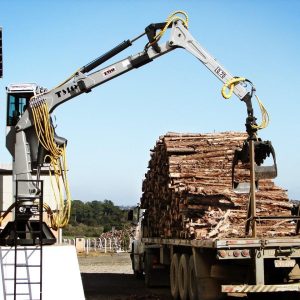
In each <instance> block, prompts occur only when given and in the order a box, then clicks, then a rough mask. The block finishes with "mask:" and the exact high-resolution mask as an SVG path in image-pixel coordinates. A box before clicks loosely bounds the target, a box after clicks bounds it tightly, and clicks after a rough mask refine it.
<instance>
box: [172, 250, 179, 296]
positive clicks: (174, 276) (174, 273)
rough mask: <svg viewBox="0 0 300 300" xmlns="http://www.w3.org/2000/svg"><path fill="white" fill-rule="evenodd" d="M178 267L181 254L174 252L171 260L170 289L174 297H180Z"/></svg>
mask: <svg viewBox="0 0 300 300" xmlns="http://www.w3.org/2000/svg"><path fill="white" fill-rule="evenodd" d="M178 267H179V254H178V253H174V254H173V256H172V260H171V266H170V290H171V295H172V297H173V299H175V300H177V299H178V298H179V289H178Z"/></svg>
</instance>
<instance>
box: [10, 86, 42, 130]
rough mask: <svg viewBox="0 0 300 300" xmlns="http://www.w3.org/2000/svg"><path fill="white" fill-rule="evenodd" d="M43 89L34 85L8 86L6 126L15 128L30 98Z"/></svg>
mask: <svg viewBox="0 0 300 300" xmlns="http://www.w3.org/2000/svg"><path fill="white" fill-rule="evenodd" d="M43 91H45V89H43V88H41V87H39V86H38V85H37V84H35V83H21V84H10V85H9V86H8V87H6V93H7V118H6V125H7V126H15V125H16V124H17V123H18V121H19V119H20V118H21V116H22V115H23V113H24V112H25V110H26V109H27V107H28V104H29V101H30V98H31V97H32V96H34V95H35V94H39V93H41V92H43Z"/></svg>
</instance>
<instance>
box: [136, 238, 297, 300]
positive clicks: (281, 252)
mask: <svg viewBox="0 0 300 300" xmlns="http://www.w3.org/2000/svg"><path fill="white" fill-rule="evenodd" d="M132 249H133V250H132V262H133V270H134V272H135V274H136V275H137V276H140V275H142V274H144V278H145V283H146V285H148V286H156V285H170V290H171V294H172V296H173V298H174V299H181V300H184V299H190V300H194V299H198V300H215V299H221V298H223V297H225V296H227V295H229V296H237V297H240V296H248V297H249V298H250V297H252V296H254V297H256V296H257V295H258V294H259V293H264V294H266V293H271V294H272V295H273V296H274V295H276V297H278V296H279V298H280V297H281V298H282V299H287V297H289V298H290V299H292V298H293V297H295V299H296V297H297V298H299V296H300V294H299V293H300V268H299V266H300V238H298V237H293V236H290V237H263V238H228V239H205V240H186V239H173V238H170V239H167V238H159V237H152V238H141V239H139V240H135V241H134V242H133V248H132Z"/></svg>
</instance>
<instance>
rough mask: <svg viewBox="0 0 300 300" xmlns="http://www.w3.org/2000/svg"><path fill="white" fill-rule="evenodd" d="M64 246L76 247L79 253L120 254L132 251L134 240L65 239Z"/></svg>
mask: <svg viewBox="0 0 300 300" xmlns="http://www.w3.org/2000/svg"><path fill="white" fill-rule="evenodd" d="M63 243H64V244H69V245H75V246H76V249H77V251H78V252H85V253H89V252H93V251H94V252H102V253H108V252H110V253H112V252H113V253H119V252H129V251H131V244H132V238H131V237H130V238H129V240H128V239H126V240H124V239H123V238H119V237H110V238H75V239H63Z"/></svg>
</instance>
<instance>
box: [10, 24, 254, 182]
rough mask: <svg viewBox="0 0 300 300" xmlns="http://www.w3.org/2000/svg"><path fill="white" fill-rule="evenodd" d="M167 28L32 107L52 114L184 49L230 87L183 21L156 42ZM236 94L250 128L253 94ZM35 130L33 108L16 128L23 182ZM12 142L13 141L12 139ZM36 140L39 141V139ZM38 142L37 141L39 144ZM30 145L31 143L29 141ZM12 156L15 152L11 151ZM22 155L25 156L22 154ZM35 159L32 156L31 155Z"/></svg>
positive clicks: (237, 88) (86, 69) (151, 30)
mask: <svg viewBox="0 0 300 300" xmlns="http://www.w3.org/2000/svg"><path fill="white" fill-rule="evenodd" d="M163 26H165V23H157V24H151V25H149V26H148V27H146V29H145V32H144V33H143V34H141V35H140V36H138V37H137V38H134V39H132V40H127V41H124V42H123V43H121V44H119V45H118V46H116V47H115V48H113V49H112V50H110V51H109V52H107V53H106V54H104V55H102V56H100V57H99V58H97V59H95V60H93V61H92V62H90V63H89V64H87V65H85V66H83V67H81V68H80V69H79V70H78V71H76V72H75V73H74V74H73V75H72V76H71V77H70V78H68V79H67V80H66V81H65V82H64V83H63V84H61V85H59V86H57V87H55V88H54V89H52V90H50V91H48V92H43V93H41V94H37V95H36V96H34V97H33V98H32V99H31V101H30V106H31V107H34V106H39V105H40V104H41V103H47V106H48V109H49V112H50V114H51V113H52V112H53V111H54V109H55V108H56V107H58V106H59V105H61V104H63V103H64V102H66V101H69V100H71V99H72V98H74V97H77V96H79V95H81V94H82V93H88V92H90V91H91V90H92V89H94V88H95V87H97V86H99V85H101V84H104V83H105V82H107V81H110V80H112V79H114V78H116V77H118V76H120V75H123V74H124V73H126V72H129V71H131V70H133V69H136V68H139V67H141V66H143V65H145V64H147V63H149V62H152V61H153V60H155V59H157V58H159V57H160V56H162V55H165V54H167V53H169V52H170V51H173V50H175V49H178V48H183V49H185V50H187V51H188V52H189V53H191V54H192V55H193V56H195V57H196V58H197V59H198V60H199V61H200V62H201V63H203V64H204V66H206V67H207V68H208V69H209V70H210V71H211V72H212V73H213V74H214V75H215V76H216V77H217V78H218V79H219V80H221V81H222V82H223V83H227V82H229V81H230V80H232V79H234V78H235V77H234V76H233V75H231V74H230V73H229V72H228V71H227V70H226V69H225V68H224V67H223V66H222V65H221V64H220V63H219V62H218V61H217V60H216V59H215V58H214V57H213V56H212V55H211V54H209V53H208V52H207V51H206V50H205V49H204V48H203V47H202V46H201V45H200V44H199V42H197V40H196V39H195V38H194V37H193V36H192V34H191V33H190V32H189V31H188V29H187V28H186V27H185V26H184V24H183V23H182V22H181V21H177V22H174V23H172V24H171V28H170V31H171V33H170V37H169V39H168V40H167V41H166V42H165V43H162V44H160V45H158V43H157V42H156V41H155V39H154V35H155V33H156V31H157V30H158V29H161V28H162V27H163ZM145 33H146V34H147V36H148V39H149V43H148V44H147V45H146V47H145V49H144V50H143V51H142V52H139V53H137V54H135V55H132V56H129V57H127V58H125V59H123V60H120V61H118V62H115V63H113V64H111V65H109V66H106V67H105V68H102V69H100V70H97V71H95V72H93V73H90V72H91V71H92V70H94V69H95V68H97V67H98V66H99V65H101V64H103V63H104V62H105V61H107V60H108V59H110V58H111V57H113V56H115V55H116V54H118V53H119V52H121V51H123V50H124V49H126V48H127V47H129V46H131V45H132V43H133V42H134V41H135V40H136V39H138V38H140V37H141V36H142V35H144V34H145ZM233 93H234V94H235V95H236V96H237V97H238V98H239V99H240V100H242V101H244V102H245V103H246V106H247V113H248V121H249V124H253V123H255V118H254V116H253V108H252V104H251V91H248V90H247V89H246V88H245V86H244V85H243V84H241V83H238V84H236V85H234V89H233ZM33 126H34V120H33V117H32V113H31V108H30V107H29V108H27V109H26V110H25V112H24V113H23V115H22V116H21V118H20V120H19V121H18V123H17V124H16V126H15V134H16V146H15V151H16V150H17V149H19V150H18V151H19V152H18V153H16V152H15V155H14V160H15V168H14V175H15V176H16V178H19V179H29V177H31V173H32V170H31V166H32V165H34V164H32V162H31V161H30V160H31V158H30V154H29V153H27V154H25V153H26V149H25V148H26V147H27V146H26V144H27V142H28V140H29V139H30V140H33V139H32V138H28V137H26V136H25V135H26V134H25V133H26V132H28V131H30V130H29V129H30V128H32V127H33ZM8 138H11V137H8ZM35 140H36V139H35ZM35 142H37V141H35ZM29 143H30V141H29ZM30 149H37V147H36V146H35V147H33V145H32V147H30ZM11 152H12V151H11ZM20 152H21V153H20ZM31 156H32V154H31Z"/></svg>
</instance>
